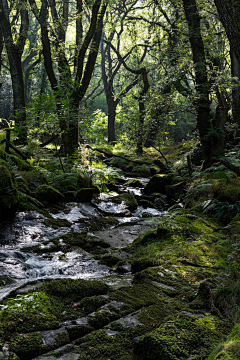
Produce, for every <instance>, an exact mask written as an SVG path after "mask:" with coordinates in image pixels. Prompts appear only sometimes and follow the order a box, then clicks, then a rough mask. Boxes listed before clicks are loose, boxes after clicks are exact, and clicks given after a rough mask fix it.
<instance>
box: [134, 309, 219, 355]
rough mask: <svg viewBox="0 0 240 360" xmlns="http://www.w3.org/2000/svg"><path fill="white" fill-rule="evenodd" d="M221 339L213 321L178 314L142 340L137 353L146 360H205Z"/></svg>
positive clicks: (135, 348) (136, 344)
mask: <svg viewBox="0 0 240 360" xmlns="http://www.w3.org/2000/svg"><path fill="white" fill-rule="evenodd" d="M221 337H222V332H221V331H219V330H218V329H216V326H215V320H214V319H212V320H211V319H209V318H204V317H203V318H196V317H192V316H187V315H183V314H179V315H177V316H175V317H173V319H171V320H169V321H166V322H165V323H164V324H163V325H161V326H160V327H159V328H158V329H156V330H154V331H152V332H151V333H149V334H146V335H145V336H143V337H142V338H140V340H139V341H137V342H136V343H135V345H134V353H135V354H137V355H139V356H141V357H142V358H144V360H156V359H161V360H178V359H187V358H190V357H191V356H192V357H193V356H195V357H194V358H195V359H203V358H204V359H206V356H207V355H208V354H209V353H210V351H211V349H212V346H213V345H214V344H217V343H218V341H219V340H220V339H221Z"/></svg>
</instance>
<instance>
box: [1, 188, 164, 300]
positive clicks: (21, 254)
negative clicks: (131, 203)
mask: <svg viewBox="0 0 240 360" xmlns="http://www.w3.org/2000/svg"><path fill="white" fill-rule="evenodd" d="M131 191H132V193H133V192H134V191H136V194H135V195H140V192H141V190H136V189H133V190H132V189H129V192H131ZM97 202H98V203H96V201H93V203H92V204H90V203H68V204H63V205H62V208H61V209H60V210H58V211H57V212H54V213H51V210H50V214H51V215H52V216H53V217H54V218H58V219H66V220H68V221H69V223H70V225H69V226H68V227H60V228H57V229H54V228H53V227H51V226H47V225H45V224H44V219H45V217H44V216H43V215H40V214H39V213H37V212H34V211H26V212H19V213H17V214H16V216H15V217H14V218H13V219H12V220H10V221H8V222H6V223H5V224H4V225H3V227H2V228H1V233H0V299H2V298H3V297H5V296H6V295H8V294H9V292H10V291H11V290H13V289H15V288H17V287H19V286H21V285H23V284H25V283H27V282H29V281H32V280H40V279H46V278H64V277H68V278H74V279H79V278H81V279H87V280H92V279H102V280H103V281H105V282H106V283H107V284H109V285H111V286H113V287H115V288H116V287H120V286H123V285H129V284H131V280H132V275H131V273H130V271H129V272H128V273H127V274H124V275H118V274H111V273H110V272H109V267H108V266H106V265H99V264H98V261H97V260H95V259H94V258H93V255H92V254H90V253H88V252H86V251H84V250H82V249H78V250H74V251H70V252H68V253H67V254H65V256H64V254H63V253H62V252H61V251H58V252H55V253H51V254H49V253H48V247H50V246H51V245H52V244H51V243H50V244H48V245H43V244H42V243H43V242H44V241H45V240H50V239H52V238H54V237H56V236H60V235H63V234H66V233H67V232H69V231H76V232H81V231H87V230H88V228H87V226H86V223H84V219H86V220H89V219H96V218H98V217H102V216H103V214H109V215H110V214H111V215H114V216H116V217H117V219H118V220H119V222H120V223H123V225H122V226H121V227H116V228H111V229H107V230H103V231H97V232H95V233H94V234H92V235H94V236H97V237H98V238H100V239H102V240H104V241H106V242H109V244H110V245H111V248H110V250H114V249H119V248H122V247H124V246H126V245H128V244H129V243H131V242H132V241H134V240H135V239H136V238H137V237H138V235H139V234H140V233H142V232H144V231H146V230H147V229H149V224H148V223H147V221H146V220H145V221H141V216H142V213H143V212H146V211H147V212H148V213H149V214H152V215H153V216H155V215H160V214H161V213H160V212H159V211H157V210H156V209H151V208H149V209H143V208H141V207H138V209H137V211H135V213H132V214H131V213H130V212H129V210H128V209H127V208H126V206H125V204H124V203H122V204H120V205H116V204H113V203H112V202H111V196H106V195H103V194H101V196H100V197H99V199H98V201H97ZM133 220H135V221H139V223H136V224H134V225H131V226H130V225H128V224H127V223H128V222H129V221H133ZM124 223H126V226H124ZM37 244H40V245H41V248H46V253H45V254H43V255H37V254H33V253H27V252H25V251H23V250H24V247H26V246H33V245H37ZM62 245H64V242H62ZM118 256H121V255H119V253H118ZM123 256H124V255H123Z"/></svg>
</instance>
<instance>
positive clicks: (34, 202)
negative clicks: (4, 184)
mask: <svg viewBox="0 0 240 360" xmlns="http://www.w3.org/2000/svg"><path fill="white" fill-rule="evenodd" d="M18 194H19V195H20V196H21V197H22V198H23V199H24V200H26V201H27V202H30V203H31V205H33V206H34V207H35V208H36V210H38V209H39V208H43V207H44V205H43V204H42V203H41V202H40V201H38V200H37V199H35V198H34V197H32V196H30V195H27V194H25V193H24V192H22V191H19V190H18Z"/></svg>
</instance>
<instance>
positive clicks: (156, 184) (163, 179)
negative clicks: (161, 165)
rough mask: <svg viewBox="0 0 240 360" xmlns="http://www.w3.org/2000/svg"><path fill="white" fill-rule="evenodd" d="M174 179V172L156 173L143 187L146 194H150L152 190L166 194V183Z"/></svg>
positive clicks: (170, 182)
mask: <svg viewBox="0 0 240 360" xmlns="http://www.w3.org/2000/svg"><path fill="white" fill-rule="evenodd" d="M173 179H174V174H157V175H154V176H153V177H152V178H151V180H150V181H149V182H148V184H147V185H146V186H145V188H144V193H145V194H146V195H151V194H152V193H154V192H158V193H161V194H166V189H165V186H166V185H171V184H172V182H173Z"/></svg>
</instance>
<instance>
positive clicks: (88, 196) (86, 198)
mask: <svg viewBox="0 0 240 360" xmlns="http://www.w3.org/2000/svg"><path fill="white" fill-rule="evenodd" d="M94 191H95V189H94V188H85V189H80V190H79V191H78V192H77V194H76V197H75V201H77V202H90V201H91V200H92V197H93V194H94Z"/></svg>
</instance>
